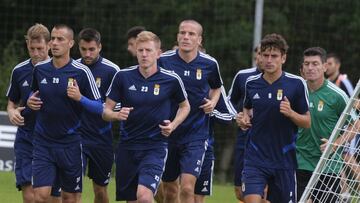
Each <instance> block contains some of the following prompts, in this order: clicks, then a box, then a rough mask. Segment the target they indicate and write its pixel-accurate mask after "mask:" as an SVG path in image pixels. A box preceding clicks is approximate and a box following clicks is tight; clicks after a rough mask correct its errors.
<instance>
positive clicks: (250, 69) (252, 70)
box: [228, 67, 257, 100]
mask: <svg viewBox="0 0 360 203" xmlns="http://www.w3.org/2000/svg"><path fill="white" fill-rule="evenodd" d="M256 70H257V67H252V68H247V69H243V70H239V71H238V72H237V73H236V75H235V76H234V79H233V81H232V83H231V87H230V90H229V95H228V100H230V99H231V95H232V92H233V88H234V84H235V81H236V79H237V77H238V76H239V75H240V74H245V73H252V72H256Z"/></svg>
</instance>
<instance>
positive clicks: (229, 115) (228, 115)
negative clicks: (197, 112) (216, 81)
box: [212, 86, 237, 121]
mask: <svg viewBox="0 0 360 203" xmlns="http://www.w3.org/2000/svg"><path fill="white" fill-rule="evenodd" d="M220 97H221V98H219V99H223V101H224V103H225V105H226V109H227V112H220V111H218V110H217V109H214V110H213V112H212V114H213V115H214V116H215V117H216V118H219V119H222V120H226V121H229V120H232V119H233V118H234V117H235V115H236V114H237V112H236V110H235V109H234V107H233V106H232V104H231V103H230V102H229V101H228V99H227V96H226V92H225V88H224V86H221V95H220Z"/></svg>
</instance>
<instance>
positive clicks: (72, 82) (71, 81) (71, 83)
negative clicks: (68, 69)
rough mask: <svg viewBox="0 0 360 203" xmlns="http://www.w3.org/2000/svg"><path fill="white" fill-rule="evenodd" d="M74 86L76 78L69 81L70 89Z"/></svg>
mask: <svg viewBox="0 0 360 203" xmlns="http://www.w3.org/2000/svg"><path fill="white" fill-rule="evenodd" d="M71 86H74V78H69V79H68V87H71Z"/></svg>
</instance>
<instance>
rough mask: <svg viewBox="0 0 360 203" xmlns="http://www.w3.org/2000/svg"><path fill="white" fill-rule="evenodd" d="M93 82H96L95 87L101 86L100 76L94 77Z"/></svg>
mask: <svg viewBox="0 0 360 203" xmlns="http://www.w3.org/2000/svg"><path fill="white" fill-rule="evenodd" d="M95 83H96V87H97V88H100V87H101V78H96V81H95Z"/></svg>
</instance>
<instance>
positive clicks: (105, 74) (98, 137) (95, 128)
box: [77, 57, 120, 147]
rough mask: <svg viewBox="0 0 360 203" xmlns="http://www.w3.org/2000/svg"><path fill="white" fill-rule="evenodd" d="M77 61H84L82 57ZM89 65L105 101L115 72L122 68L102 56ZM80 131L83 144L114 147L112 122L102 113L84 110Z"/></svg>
mask: <svg viewBox="0 0 360 203" xmlns="http://www.w3.org/2000/svg"><path fill="white" fill-rule="evenodd" d="M77 61H78V62H82V60H81V58H80V59H78V60H77ZM82 63H83V62H82ZM88 67H89V69H90V71H91V73H92V75H93V76H94V79H95V83H96V86H97V88H98V89H99V92H100V95H101V99H102V101H103V102H104V101H105V97H106V96H105V94H106V92H107V91H108V89H109V87H110V84H111V81H112V79H113V77H114V75H115V73H116V72H118V71H120V68H119V67H118V66H117V65H116V64H114V63H112V62H111V61H109V60H107V59H105V58H102V57H99V58H98V60H97V61H96V62H95V63H93V64H91V65H88ZM79 133H80V134H81V138H82V144H83V145H84V146H92V147H112V140H113V136H112V125H111V122H106V121H104V120H103V119H102V117H101V115H96V114H94V113H91V112H89V111H87V110H84V111H83V112H82V114H81V126H80V128H79Z"/></svg>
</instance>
